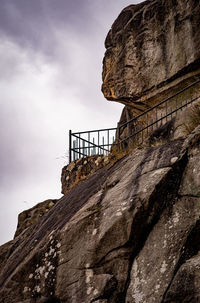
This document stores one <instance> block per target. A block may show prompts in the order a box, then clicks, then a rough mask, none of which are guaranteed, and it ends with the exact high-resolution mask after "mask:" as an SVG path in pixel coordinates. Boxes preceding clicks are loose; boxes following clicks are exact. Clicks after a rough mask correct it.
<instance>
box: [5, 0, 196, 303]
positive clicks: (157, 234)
mask: <svg viewBox="0 0 200 303" xmlns="http://www.w3.org/2000/svg"><path fill="white" fill-rule="evenodd" d="M199 20H200V19H199V1H195V0H188V1H183V0H181V1H175V0H174V1H172V0H169V1H162V0H160V1H146V2H144V3H141V4H139V5H137V6H132V5H131V6H129V7H128V8H126V9H125V10H124V11H123V12H122V13H121V14H120V16H119V18H118V19H117V20H116V21H115V23H114V25H113V27H112V30H111V31H110V33H109V35H108V37H107V40H106V46H107V52H106V57H105V62H104V75H103V76H104V85H103V90H104V93H105V95H106V97H107V98H109V99H113V100H116V101H120V102H124V103H127V104H129V109H128V110H129V111H130V115H131V114H132V112H131V107H130V104H131V106H132V108H133V112H136V111H137V110H138V108H139V107H140V109H141V110H142V109H144V108H145V106H147V105H148V106H149V105H150V103H151V104H152V102H155V101H156V100H159V98H160V96H161V95H163V94H165V93H166V94H171V93H172V92H173V91H174V90H176V89H177V87H178V86H179V85H183V84H184V81H186V79H187V81H189V82H190V81H192V80H191V79H194V77H196V76H197V75H198V58H199V47H198V45H199V44H198V43H199V39H200V36H198V35H197V27H198V26H197V25H198V24H199ZM188 33H189V35H188ZM181 35H183V36H181ZM181 37H182V38H181ZM181 39H182V47H181V42H180V41H181ZM192 43H193V44H192ZM180 49H181V52H182V55H181V56H182V57H181V58H179V54H180V52H179V50H180ZM142 62H144V66H142ZM195 75H196V76H195ZM170 87H171V88H170ZM153 95H155V96H154V97H152V96H153ZM145 102H146V103H145ZM148 102H150V103H148ZM196 102H197V103H196V105H195V107H193V109H192V108H190V109H189V110H188V108H187V109H186V110H185V111H182V112H181V113H180V114H179V115H178V116H176V118H173V119H172V120H171V121H170V122H167V123H166V124H165V125H162V126H161V127H160V128H158V129H156V130H155V131H154V132H152V133H151V134H150V136H149V137H148V138H146V139H145V142H144V144H143V145H142V146H140V147H139V148H135V149H134V150H132V152H130V153H129V154H127V155H126V156H125V157H123V158H122V159H120V160H118V161H117V162H116V158H115V159H114V160H113V159H112V157H110V158H109V157H106V158H104V157H96V156H93V157H90V158H87V159H81V160H77V161H76V162H75V163H71V164H70V165H68V166H67V167H65V168H64V169H63V171H62V192H63V193H64V196H63V197H62V198H61V199H59V200H47V201H45V202H44V203H40V204H38V205H37V206H36V207H34V208H32V209H30V210H28V211H25V212H23V213H22V214H20V215H19V224H18V229H17V232H16V234H15V238H14V240H12V241H10V242H8V243H6V244H5V245H3V246H1V247H0V303H13V302H15V303H59V302H60V303H92V302H96V303H153V302H156V303H183V302H184V303H187V302H194V303H195V302H199V301H200V279H199V276H200V240H199V234H200V105H199V103H198V102H199V101H198V100H197V101H196ZM126 109H127V108H126ZM128 114H129V113H128ZM128 114H127V115H128ZM124 115H125V114H124ZM129 118H130V116H129ZM120 156H121V155H117V156H116V157H117V159H118V158H120Z"/></svg>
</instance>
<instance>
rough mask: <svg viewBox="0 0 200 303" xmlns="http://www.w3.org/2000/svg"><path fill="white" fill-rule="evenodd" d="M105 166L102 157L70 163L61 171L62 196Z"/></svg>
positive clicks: (89, 157)
mask: <svg viewBox="0 0 200 303" xmlns="http://www.w3.org/2000/svg"><path fill="white" fill-rule="evenodd" d="M104 165H105V157H104V156H103V155H93V156H88V157H84V158H80V159H78V160H76V161H73V162H71V163H70V164H68V165H66V166H64V167H63V169H62V174H61V184H62V194H64V195H65V194H66V193H67V192H68V191H69V190H70V189H71V188H72V187H73V186H75V185H77V184H79V183H81V182H82V181H83V180H85V179H86V178H87V177H88V176H90V175H91V174H93V173H94V172H95V171H96V170H97V169H99V168H102V167H103V166H104Z"/></svg>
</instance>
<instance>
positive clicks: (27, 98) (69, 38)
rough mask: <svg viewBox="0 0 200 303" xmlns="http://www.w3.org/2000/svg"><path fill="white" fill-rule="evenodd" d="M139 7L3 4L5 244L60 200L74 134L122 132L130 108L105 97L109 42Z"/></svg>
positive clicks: (0, 180) (90, 1)
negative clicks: (127, 13)
mask: <svg viewBox="0 0 200 303" xmlns="http://www.w3.org/2000/svg"><path fill="white" fill-rule="evenodd" d="M138 2H141V1H128V0H118V1H116V0H0V123H1V127H0V138H1V149H0V203H1V210H0V231H1V234H0V244H2V243H4V242H6V241H9V240H11V239H12V238H13V235H14V231H15V229H16V225H17V216H18V214H19V213H20V212H21V211H23V210H24V209H28V208H30V207H32V206H34V205H35V204H37V203H38V202H41V201H44V200H45V199H49V198H60V197H61V193H60V191H61V183H60V175H61V169H62V167H63V166H64V165H66V164H67V162H68V158H67V153H68V130H69V129H72V130H73V131H79V130H89V129H96V128H104V127H105V128H107V127H115V126H116V124H117V122H118V120H119V117H120V113H121V111H122V108H123V106H122V105H120V104H117V103H113V102H109V101H107V100H106V99H104V97H103V95H102V93H101V71H102V60H103V56H104V52H105V49H104V40H105V37H106V34H107V33H108V31H109V29H110V27H111V25H112V23H113V22H114V20H115V19H116V18H117V16H118V15H119V13H120V12H121V10H122V9H123V8H124V7H126V6H128V5H130V4H135V3H138Z"/></svg>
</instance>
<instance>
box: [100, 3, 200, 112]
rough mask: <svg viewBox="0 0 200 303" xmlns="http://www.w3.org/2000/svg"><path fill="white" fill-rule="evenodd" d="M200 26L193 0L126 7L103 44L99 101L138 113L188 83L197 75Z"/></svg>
mask: <svg viewBox="0 0 200 303" xmlns="http://www.w3.org/2000/svg"><path fill="white" fill-rule="evenodd" d="M199 25H200V2H199V1H196V0H168V1H165V0H148V1H144V2H142V3H140V4H138V5H130V6H128V7H127V8H125V9H124V10H123V11H122V12H121V14H120V15H119V17H118V18H117V19H116V21H115V22H114V23H113V25H112V28H111V30H110V31H109V33H108V36H107V38H106V41H105V46H106V49H107V50H106V53H105V57H104V62H103V85H102V91H103V93H104V96H105V97H106V98H107V99H108V100H113V101H117V102H121V103H124V104H125V105H128V107H132V110H133V113H134V114H136V113H137V114H138V113H139V112H140V111H144V110H145V109H147V108H149V107H152V105H153V104H155V103H158V102H159V101H160V100H161V99H164V98H165V97H169V96H170V95H172V94H173V93H174V92H175V91H177V90H179V89H181V88H183V87H184V86H186V83H187V84H189V83H191V82H193V81H194V79H196V77H197V78H198V77H199V74H200V35H199Z"/></svg>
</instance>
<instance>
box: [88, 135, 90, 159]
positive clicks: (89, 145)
mask: <svg viewBox="0 0 200 303" xmlns="http://www.w3.org/2000/svg"><path fill="white" fill-rule="evenodd" d="M88 142H90V132H88ZM88 156H90V143H88Z"/></svg>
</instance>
